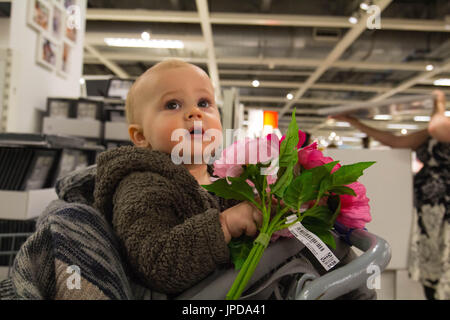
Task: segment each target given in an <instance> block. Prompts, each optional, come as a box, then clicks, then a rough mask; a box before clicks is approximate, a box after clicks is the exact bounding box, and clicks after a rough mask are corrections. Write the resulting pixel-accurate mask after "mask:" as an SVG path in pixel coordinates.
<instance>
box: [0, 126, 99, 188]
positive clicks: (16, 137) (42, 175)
mask: <svg viewBox="0 0 450 320" xmlns="http://www.w3.org/2000/svg"><path fill="white" fill-rule="evenodd" d="M104 150H105V148H104V147H103V146H99V145H87V144H86V141H85V140H84V139H80V138H71V137H60V136H53V135H42V134H16V133H6V134H0V190H10V191H28V190H37V189H45V188H52V187H53V186H54V185H55V183H56V181H57V180H58V179H59V178H61V177H63V176H64V175H66V174H68V173H69V172H71V171H74V170H77V169H80V168H83V167H87V166H89V165H92V164H94V163H95V160H96V157H97V154H98V153H99V152H101V151H104Z"/></svg>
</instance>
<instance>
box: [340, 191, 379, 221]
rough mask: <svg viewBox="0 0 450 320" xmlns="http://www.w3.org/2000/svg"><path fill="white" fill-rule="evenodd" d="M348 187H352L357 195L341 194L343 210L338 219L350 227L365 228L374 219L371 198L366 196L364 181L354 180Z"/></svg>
mask: <svg viewBox="0 0 450 320" xmlns="http://www.w3.org/2000/svg"><path fill="white" fill-rule="evenodd" d="M347 187H349V188H352V189H353V190H354V191H355V193H356V197H355V196H352V195H341V196H340V198H341V212H340V214H339V216H338V217H337V219H336V221H338V222H340V223H342V224H343V225H345V226H346V227H348V228H361V229H362V228H364V226H365V225H366V223H369V222H370V221H372V217H371V215H370V206H369V198H367V196H366V188H365V187H364V185H363V184H362V183H359V182H353V183H351V184H349V185H348V186H347Z"/></svg>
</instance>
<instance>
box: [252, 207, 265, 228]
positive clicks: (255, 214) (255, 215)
mask: <svg viewBox="0 0 450 320" xmlns="http://www.w3.org/2000/svg"><path fill="white" fill-rule="evenodd" d="M252 217H253V221H254V222H255V224H256V225H257V226H258V228H261V226H262V222H263V215H262V213H261V211H259V210H253V213H252Z"/></svg>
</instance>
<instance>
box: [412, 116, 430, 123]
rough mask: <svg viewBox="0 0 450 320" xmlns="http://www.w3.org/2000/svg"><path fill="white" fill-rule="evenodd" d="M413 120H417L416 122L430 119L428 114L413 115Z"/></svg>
mask: <svg viewBox="0 0 450 320" xmlns="http://www.w3.org/2000/svg"><path fill="white" fill-rule="evenodd" d="M414 121H417V122H428V121H430V117H429V116H415V117H414Z"/></svg>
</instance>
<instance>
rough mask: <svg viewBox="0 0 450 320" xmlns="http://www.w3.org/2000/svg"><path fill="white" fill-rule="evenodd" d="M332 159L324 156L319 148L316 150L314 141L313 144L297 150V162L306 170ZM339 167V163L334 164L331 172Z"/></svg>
mask: <svg viewBox="0 0 450 320" xmlns="http://www.w3.org/2000/svg"><path fill="white" fill-rule="evenodd" d="M333 161H334V160H333V159H332V158H331V157H324V155H323V154H322V152H321V151H320V150H317V142H314V143H313V144H311V145H309V146H307V147H305V148H303V149H300V150H299V151H298V162H299V163H300V164H301V165H302V166H303V167H304V168H305V169H306V170H309V169H312V168H315V167H318V166H322V165H324V164H327V163H330V162H333ZM340 167H341V165H340V164H339V163H338V164H336V166H334V168H333V170H331V172H332V173H333V172H335V171H336V170H337V169H339V168H340Z"/></svg>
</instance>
